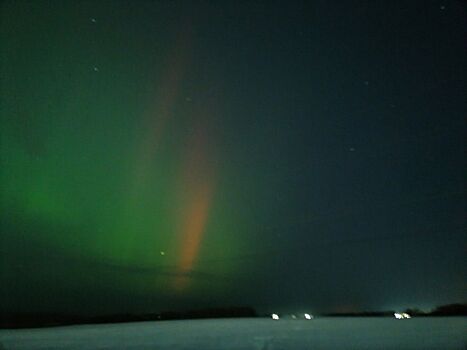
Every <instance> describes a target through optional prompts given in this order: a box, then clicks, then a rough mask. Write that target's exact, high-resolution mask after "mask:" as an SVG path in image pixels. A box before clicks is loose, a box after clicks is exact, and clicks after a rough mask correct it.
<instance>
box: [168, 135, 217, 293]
mask: <svg viewBox="0 0 467 350" xmlns="http://www.w3.org/2000/svg"><path fill="white" fill-rule="evenodd" d="M193 141H194V142H192V144H191V146H192V147H190V149H189V152H188V159H187V161H186V163H185V164H184V168H183V173H182V183H181V189H182V193H181V195H182V198H183V202H184V203H185V206H184V210H183V211H182V220H181V231H180V238H181V247H180V257H179V262H178V273H179V277H177V278H176V279H175V281H174V287H175V289H176V290H178V291H181V290H183V289H185V288H186V287H187V286H188V284H189V281H190V276H189V274H190V272H191V271H192V269H193V266H194V265H195V263H196V260H197V257H198V255H199V251H200V248H201V243H202V240H203V235H204V233H205V231H206V225H207V221H208V217H209V209H210V207H211V204H212V196H213V192H214V179H213V171H212V168H211V166H210V164H209V157H208V152H207V149H208V148H207V146H206V141H207V137H206V135H205V134H204V133H203V132H202V133H195V136H194V138H193Z"/></svg>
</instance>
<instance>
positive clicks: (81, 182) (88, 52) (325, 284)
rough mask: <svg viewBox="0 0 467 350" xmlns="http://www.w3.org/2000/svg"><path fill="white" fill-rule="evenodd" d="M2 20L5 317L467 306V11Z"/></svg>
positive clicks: (11, 8)
mask: <svg viewBox="0 0 467 350" xmlns="http://www.w3.org/2000/svg"><path fill="white" fill-rule="evenodd" d="M0 6H1V8H0V49H1V51H0V54H1V57H0V59H1V74H0V75H1V79H0V84H1V91H0V93H1V104H0V108H1V109H0V117H1V131H0V135H1V149H0V155H1V165H0V166H1V167H0V177H1V178H0V183H1V201H0V203H1V214H0V217H1V232H0V285H1V287H0V311H14V312H22V311H29V312H67V313H83V314H93V315H97V314H110V313H120V312H134V313H139V312H157V311H161V310H185V309H196V308H203V307H209V306H212V307H223V306H235V305H238V306H240V305H242V306H243V305H246V306H252V307H254V308H256V309H257V310H259V311H268V312H271V311H276V310H277V311H279V312H284V311H288V310H293V311H296V310H305V309H306V310H311V311H312V312H322V311H328V312H338V311H341V312H344V311H358V310H383V309H399V308H407V307H419V308H422V309H423V308H427V309H430V308H431V307H434V306H436V305H439V304H446V303H451V302H464V301H465V296H466V295H467V282H466V281H467V266H466V264H465V253H466V248H467V244H466V243H467V242H466V219H465V217H466V216H465V214H466V189H465V187H466V173H467V172H466V170H467V169H466V161H465V159H466V158H465V154H466V143H465V140H466V139H467V138H466V119H465V116H466V115H467V102H466V98H465V95H466V91H467V90H466V82H467V69H466V68H467V67H466V63H465V62H467V50H466V46H465V38H466V37H467V22H466V20H465V18H467V17H466V6H465V3H463V2H462V1H456V0H452V1H449V0H444V1H441V0H440V1H428V0H420V1H407V0H400V1H397V0H387V1H373V0H372V1H340V0H335V1H331V0H319V1H312V0H307V1H272V0H271V1H230V2H229V1H169V0H160V1H89V2H83V1H2V2H1V5H0Z"/></svg>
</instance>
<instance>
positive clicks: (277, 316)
mask: <svg viewBox="0 0 467 350" xmlns="http://www.w3.org/2000/svg"><path fill="white" fill-rule="evenodd" d="M271 317H272V319H273V320H278V319H279V315H278V314H272V315H271Z"/></svg>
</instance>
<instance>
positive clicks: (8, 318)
mask: <svg viewBox="0 0 467 350" xmlns="http://www.w3.org/2000/svg"><path fill="white" fill-rule="evenodd" d="M405 312H406V313H408V314H409V315H411V316H419V317H420V316H421V317H424V316H425V317H429V316H467V304H460V303H457V304H448V305H442V306H438V307H437V308H435V309H434V310H432V311H430V312H423V311H421V310H419V309H417V308H410V309H407V310H406V311H405ZM265 316H266V315H265ZM267 316H269V315H267ZM321 316H331V317H333V316H334V317H335V316H339V317H343V316H348V317H388V316H391V317H392V316H394V311H377V312H371V311H370V312H355V313H330V314H329V313H328V314H321ZM236 317H258V314H257V313H256V311H255V310H254V309H253V308H252V307H225V308H206V309H197V310H189V311H163V312H159V313H147V314H130V313H123V314H113V315H103V316H78V315H70V314H53V313H15V312H0V328H34V327H53V326H63V325H73V324H98V323H123V322H145V321H164V320H186V319H202V318H236Z"/></svg>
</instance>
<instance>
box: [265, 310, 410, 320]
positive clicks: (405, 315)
mask: <svg viewBox="0 0 467 350" xmlns="http://www.w3.org/2000/svg"><path fill="white" fill-rule="evenodd" d="M291 317H292V319H294V320H296V319H297V316H296V315H291ZM271 318H272V319H273V320H275V321H277V320H280V317H279V315H278V314H271ZM303 318H304V319H305V320H312V319H313V318H314V317H313V315H311V314H307V313H305V314H303ZM394 318H396V319H397V320H405V319H409V318H412V316H410V315H409V314H408V313H406V312H396V313H394Z"/></svg>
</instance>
